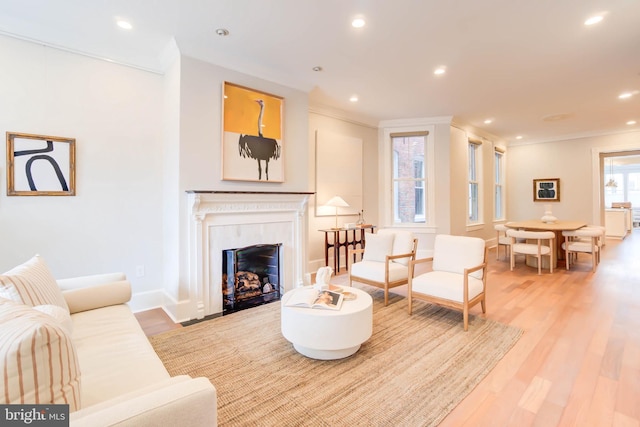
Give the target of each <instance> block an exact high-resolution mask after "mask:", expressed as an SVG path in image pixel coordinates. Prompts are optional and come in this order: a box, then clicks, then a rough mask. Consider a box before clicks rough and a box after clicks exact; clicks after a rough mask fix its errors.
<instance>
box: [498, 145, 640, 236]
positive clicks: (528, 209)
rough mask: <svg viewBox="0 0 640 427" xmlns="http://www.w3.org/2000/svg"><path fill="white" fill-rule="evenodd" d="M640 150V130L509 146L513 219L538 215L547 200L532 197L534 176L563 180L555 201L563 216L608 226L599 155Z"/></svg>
mask: <svg viewBox="0 0 640 427" xmlns="http://www.w3.org/2000/svg"><path fill="white" fill-rule="evenodd" d="M625 149H626V150H630V149H640V132H628V133H622V134H616V135H604V136H593V137H585V138H577V139H570V140H564V141H554V142H548V143H543V144H529V145H525V144H522V145H512V146H509V147H508V149H507V152H508V155H509V158H508V163H507V179H508V190H507V212H508V215H509V217H508V219H509V220H512V221H519V220H526V219H536V218H540V217H542V215H543V214H544V205H545V204H546V202H534V201H533V180H534V179H538V178H560V201H559V202H554V203H550V204H551V206H552V209H553V215H554V216H556V217H558V218H559V219H566V220H576V221H586V222H587V223H590V224H594V223H599V224H603V221H604V220H602V221H601V219H600V218H599V215H598V212H599V211H600V209H599V205H600V200H599V189H598V186H599V185H600V180H599V177H598V173H599V170H598V168H597V165H594V164H593V157H594V153H595V154H596V155H597V153H598V152H608V151H614V152H615V151H622V150H625Z"/></svg>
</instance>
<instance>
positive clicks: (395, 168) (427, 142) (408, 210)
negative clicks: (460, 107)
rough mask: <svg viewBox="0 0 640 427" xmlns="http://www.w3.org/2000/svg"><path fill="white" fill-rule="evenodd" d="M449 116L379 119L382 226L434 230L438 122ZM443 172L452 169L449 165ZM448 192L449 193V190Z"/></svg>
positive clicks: (447, 123) (448, 122) (445, 123)
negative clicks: (380, 132) (441, 117)
mask: <svg viewBox="0 0 640 427" xmlns="http://www.w3.org/2000/svg"><path fill="white" fill-rule="evenodd" d="M440 124H441V125H443V126H448V125H449V124H450V121H449V119H448V118H443V119H441V120H440V119H438V120H430V119H411V120H404V119H402V120H384V121H382V122H380V129H382V137H381V139H380V144H381V145H380V149H381V151H380V156H379V160H380V173H379V183H380V194H379V195H378V198H379V201H380V206H381V210H380V211H379V215H378V220H379V222H380V225H381V226H384V227H397V228H407V229H412V230H416V231H417V230H418V229H420V231H419V232H421V233H423V232H424V233H435V232H436V230H437V227H436V219H437V216H436V212H438V211H437V210H436V201H435V195H436V185H435V182H436V178H435V175H436V164H435V158H436V146H435V130H436V125H440ZM440 166H442V168H443V173H445V171H446V173H449V167H448V164H447V165H444V164H443V165H438V167H440ZM447 195H448V194H447Z"/></svg>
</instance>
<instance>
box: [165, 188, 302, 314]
mask: <svg viewBox="0 0 640 427" xmlns="http://www.w3.org/2000/svg"><path fill="white" fill-rule="evenodd" d="M311 194H313V193H297V192H290V193H289V192H237V191H236V192H232V191H189V192H188V204H189V215H188V220H189V221H188V227H189V228H188V242H187V247H188V251H187V258H188V264H189V269H188V270H189V274H188V278H187V280H188V283H189V286H188V293H187V294H185V295H184V297H183V298H182V299H181V300H180V301H179V302H178V304H177V308H176V312H177V313H176V318H178V319H181V320H182V319H184V320H190V319H201V318H203V317H205V316H208V315H214V314H222V313H223V297H222V294H223V293H222V286H223V283H222V278H223V274H222V266H223V261H222V257H223V251H224V250H225V249H232V248H246V247H249V246H253V245H262V244H272V243H276V242H278V243H281V246H280V250H279V257H280V260H279V262H280V272H279V276H280V279H279V285H280V293H281V294H283V293H284V292H286V291H288V290H290V289H293V288H295V287H297V286H301V285H302V284H303V275H304V273H305V272H306V261H307V255H306V239H307V233H306V229H307V221H308V217H307V200H308V198H309V195H311Z"/></svg>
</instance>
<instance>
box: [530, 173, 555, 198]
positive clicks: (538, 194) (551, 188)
mask: <svg viewBox="0 0 640 427" xmlns="http://www.w3.org/2000/svg"><path fill="white" fill-rule="evenodd" d="M533 201H534V202H559V201H560V178H545V179H534V180H533Z"/></svg>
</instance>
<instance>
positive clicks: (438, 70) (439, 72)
mask: <svg viewBox="0 0 640 427" xmlns="http://www.w3.org/2000/svg"><path fill="white" fill-rule="evenodd" d="M446 72H447V68H446V67H444V66H441V67H438V68H436V69H435V70H433V74H435V75H436V76H440V75H442V74H444V73H446Z"/></svg>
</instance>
